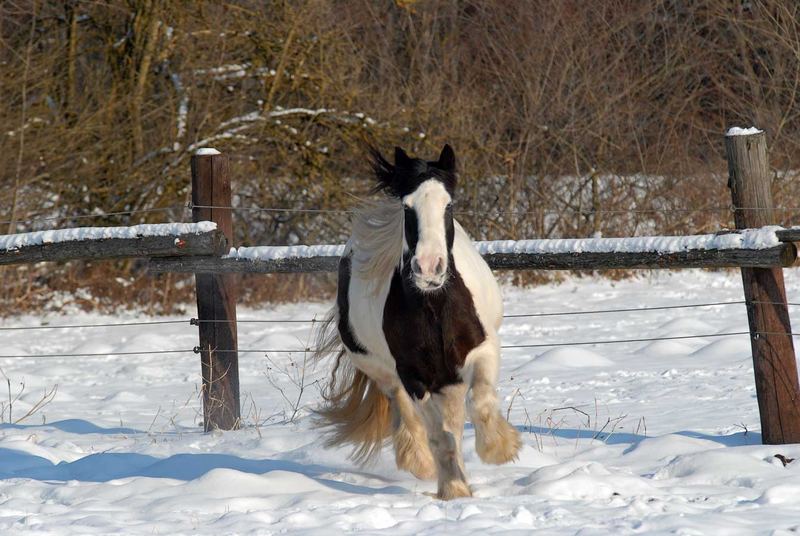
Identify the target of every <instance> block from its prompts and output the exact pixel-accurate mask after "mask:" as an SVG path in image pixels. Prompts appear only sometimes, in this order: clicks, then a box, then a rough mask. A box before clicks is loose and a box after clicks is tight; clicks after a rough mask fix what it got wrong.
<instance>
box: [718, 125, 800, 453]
mask: <svg viewBox="0 0 800 536" xmlns="http://www.w3.org/2000/svg"><path fill="white" fill-rule="evenodd" d="M725 150H726V153H727V157H728V174H729V179H728V186H729V187H730V189H731V195H732V197H733V207H734V221H735V223H736V227H737V228H738V229H744V228H748V227H749V228H754V227H762V226H764V225H773V224H774V223H775V219H774V216H773V211H772V207H773V205H772V191H771V188H770V186H771V184H770V183H771V181H770V175H769V166H768V163H767V142H766V136H765V134H764V132H762V131H759V132H758V133H753V134H745V135H734V134H732V133H731V132H729V133H728V135H726V136H725ZM742 282H743V284H744V297H745V302H746V306H747V319H748V321H749V324H750V345H751V347H752V350H753V369H754V372H755V379H756V396H757V397H758V411H759V414H760V415H761V441H762V443H764V444H772V445H774V444H784V443H798V442H800V387H798V379H797V363H796V360H795V355H794V343H793V340H792V335H791V333H792V328H791V325H790V323H789V310H788V307H787V305H786V290H785V289H784V286H783V269H781V268H742Z"/></svg>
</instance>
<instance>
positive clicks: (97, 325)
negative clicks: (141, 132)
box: [0, 203, 800, 359]
mask: <svg viewBox="0 0 800 536" xmlns="http://www.w3.org/2000/svg"><path fill="white" fill-rule="evenodd" d="M192 209H227V210H234V211H248V212H268V213H298V214H352V213H353V212H354V211H352V210H345V209H322V208H320V209H317V208H266V207H258V206H251V207H237V206H225V205H193V204H192V203H189V204H186V205H174V206H168V207H156V208H142V209H133V210H124V211H112V212H102V211H99V212H96V213H93V214H78V215H73V216H55V217H44V218H34V219H26V220H14V221H11V220H7V221H0V225H3V224H12V223H26V224H34V223H42V222H54V221H71V220H83V219H100V218H107V217H118V216H131V215H135V214H145V213H153V212H169V211H175V210H192ZM565 210H566V211H569V212H573V213H581V214H598V213H600V214H602V213H606V214H624V213H630V214H642V213H693V212H721V211H725V212H735V211H762V210H776V211H799V212H800V208H798V207H775V208H773V209H766V208H761V207H733V206H719V207H700V208H691V209H689V208H687V209H681V208H650V209H617V210H593V209H588V210H583V209H574V208H571V207H566V208H564V209H561V210H556V209H553V210H550V209H542V210H537V211H490V213H491V214H497V215H500V214H511V215H525V214H541V213H542V212H545V213H560V212H563V211H565ZM457 213H460V214H475V212H470V211H460V212H457ZM480 214H481V215H483V216H486V215H487V214H486V213H485V212H480ZM745 303H746V302H745V301H743V300H737V301H725V302H710V303H695V304H681V305H664V306H656V307H624V308H612V309H596V310H578V311H555V312H537V313H515V314H506V315H504V318H507V319H516V318H541V317H558V316H571V315H600V314H614V313H639V312H648V311H663V310H673V309H691V308H702V307H716V306H730V305H742V304H745ZM752 304H753V305H757V304H768V305H776V304H780V302H763V301H760V302H752ZM787 305H791V306H797V305H800V304H798V303H788V304H787ZM223 322H224V323H231V322H238V323H242V324H247V323H258V324H262V323H263V324H312V325H314V324H316V323H320V322H322V320H320V319H317V318H311V319H286V318H284V319H239V320H200V319H197V318H189V319H181V320H155V321H131V322H104V323H95V324H63V325H40V326H0V331H3V332H10V331H32V330H48V329H92V328H116V327H126V326H155V325H174V324H187V325H190V326H199V325H200V324H204V323H223ZM749 333H750V332H746V331H745V332H730V333H707V334H695V335H681V336H668V337H643V338H629V339H608V340H590V341H568V342H553V343H535V344H516V345H504V346H501V348H502V349H524V348H545V347H560V346H586V345H604V344H621V343H636V342H654V341H667V340H681V339H701V338H711V337H726V336H738V335H748V334H749ZM762 334H763V335H768V334H769V335H772V334H773V333H766V332H765V333H762ZM756 335H758V334H756ZM788 335H790V336H792V337H796V336H797V334H794V333H790V334H788ZM216 351H217V352H223V351H222V350H216ZM236 351H237V352H238V353H243V354H244V353H263V354H269V353H302V352H311V351H313V349H311V348H301V349H240V350H236ZM198 352H200V349H199V348H198V347H195V348H190V349H174V350H151V351H130V352H127V351H121V352H102V353H51V354H20V355H0V359H16V358H29V359H36V358H70V357H111V356H132V355H159V354H191V353H198Z"/></svg>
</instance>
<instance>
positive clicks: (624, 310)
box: [0, 300, 800, 331]
mask: <svg viewBox="0 0 800 536" xmlns="http://www.w3.org/2000/svg"><path fill="white" fill-rule="evenodd" d="M746 303H747V302H746V301H744V300H739V301H729V302H710V303H691V304H686V305H662V306H657V307H624V308H618V309H593V310H589V311H557V312H552V313H521V314H507V315H503V318H537V317H548V316H572V315H594V314H609V313H638V312H648V311H663V310H669V309H691V308H698V307H716V306H723V305H744V304H746ZM751 303H753V304H763V305H783V302H771V301H754V302H751ZM786 305H791V306H795V307H796V306H800V303H793V302H788V303H786ZM234 322H235V323H239V324H318V323H321V322H324V320H320V319H317V318H311V319H281V318H276V319H255V318H254V319H237V320H216V319H209V320H204V319H199V318H188V319H184V320H153V321H135V322H109V323H101V324H64V325H52V326H51V325H42V326H0V331H29V330H42V329H83V328H116V327H125V326H155V325H159V324H188V325H190V326H199V325H200V324H232V323H234Z"/></svg>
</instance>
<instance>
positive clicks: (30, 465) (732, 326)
mask: <svg viewBox="0 0 800 536" xmlns="http://www.w3.org/2000/svg"><path fill="white" fill-rule="evenodd" d="M785 273H786V279H787V286H788V293H789V299H790V301H794V302H798V301H800V272H798V271H797V270H786V272H785ZM643 274H645V275H642V276H641V277H640V278H637V279H633V280H627V281H621V282H613V281H608V280H604V279H592V278H584V279H575V278H571V279H568V280H567V281H566V282H564V283H562V284H558V285H549V286H543V287H538V288H534V289H529V290H519V289H513V288H508V289H506V290H505V301H506V313H507V314H523V313H545V312H561V311H576V310H589V309H610V308H630V307H653V306H665V305H684V304H690V303H707V302H727V301H737V300H741V299H742V289H741V280H740V276H739V274H738V273H737V272H735V271H731V272H724V273H707V272H701V271H694V270H686V271H683V272H679V273H666V272H659V273H652V274H648V273H647V272H643ZM326 308H327V305H326V304H323V303H312V304H294V305H285V306H280V307H276V308H272V309H264V310H246V309H240V312H239V316H240V319H248V318H249V319H264V318H274V319H286V318H291V319H298V320H302V319H309V318H312V317H313V316H314V315H317V316H321V315H322V313H323V312H324V311H325V309H326ZM791 312H792V320H793V323H794V325H795V326H800V307H792V308H791ZM193 315H194V311H193V309H192V308H191V307H190V308H188V310H187V314H186V315H185V316H184V317H181V318H189V317H190V316H193ZM176 318H177V317H176ZM134 320H141V321H147V320H153V319H152V318H148V317H146V316H145V315H132V314H123V315H120V316H101V315H95V314H85V313H72V314H69V315H65V316H52V317H49V318H47V319H46V321H47V322H48V323H50V324H51V325H57V324H72V323H81V324H83V323H102V322H124V321H134ZM41 322H42V319H41V318H38V317H28V316H26V317H17V318H11V319H8V320H6V321H5V322H4V323H3V324H2V326H20V325H23V326H35V325H39V324H40V323H41ZM2 326H0V327H2ZM741 331H747V318H746V314H745V308H744V306H743V305H721V306H713V307H705V308H695V309H672V310H657V311H639V312H626V313H612V314H598V315H580V316H548V317H538V318H508V319H506V321H505V323H504V327H503V329H502V331H501V335H502V338H503V344H504V345H521V344H542V343H563V342H576V341H591V340H610V339H630V338H646V337H670V336H682V335H694V334H716V333H729V332H741ZM239 333H240V335H239V339H240V342H239V345H240V348H242V349H292V348H298V347H305V346H307V345H309V344H310V339H309V337H310V335H309V333H310V325H308V324H305V323H292V324H267V323H241V324H240V325H239ZM0 337H2V348H0V354H2V355H18V354H21V355H24V354H49V353H113V352H124V351H141V350H146V351H151V350H169V349H186V348H192V347H193V346H195V345H196V344H197V329H196V328H195V327H193V326H189V325H188V323H186V324H165V325H155V326H139V327H113V328H97V329H78V330H66V329H45V330H36V331H4V332H0ZM302 362H303V355H302V354H294V355H288V354H283V353H275V354H271V355H269V356H264V355H263V354H255V353H254V354H244V355H242V356H240V367H241V385H242V394H243V416H244V421H245V422H244V424H245V426H244V428H243V429H242V430H240V431H237V432H227V433H215V434H203V433H202V430H201V426H200V423H201V417H200V411H201V408H200V401H199V399H198V382H199V374H200V364H199V358H198V356H196V355H194V354H191V353H184V354H152V355H144V356H112V357H91V358H89V357H81V358H77V357H76V358H38V359H31V358H27V359H26V358H23V359H0V367H2V370H3V372H4V374H5V375H6V376H7V377H8V378H9V379H10V389H11V396H12V398H13V396H15V394H16V393H17V392H18V391H19V389H20V383H21V382H24V384H25V390H24V392H23V394H22V396H21V398H20V400H18V401H17V402H16V403H14V405H13V411H12V414H11V419H13V420H16V419H18V418H20V417H22V416H23V415H25V414H26V413H27V412H28V411H29V409H31V406H32V405H33V404H35V403H36V401H38V400H39V399H40V398H41V396H42V393H43V392H44V390H46V389H51V388H52V387H54V386H55V385H56V384H57V385H58V390H57V393H56V395H55V398H54V400H53V401H52V402H51V403H50V404H49V405H47V406H45V407H44V408H42V409H40V410H38V411H36V412H34V413H33V415H31V416H30V417H28V418H26V419H24V420H23V421H22V422H20V423H19V424H9V423H8V420H9V415H8V408H5V411H4V413H3V420H4V421H5V423H4V424H2V425H0V534H4V535H10V534H22V533H24V534H112V533H117V534H170V535H173V534H273V533H276V534H277V533H289V534H297V533H300V534H320V535H323V534H324V535H329V534H341V533H348V532H359V533H364V534H391V535H392V536H400V535H406V534H409V535H411V534H443V533H451V534H458V535H459V536H462V535H467V534H473V533H474V534H496V533H506V532H510V533H517V534H530V533H531V531H532V530H534V529H535V530H536V531H537V534H582V535H590V534H629V533H637V534H683V535H693V534H790V533H795V532H798V531H800V461H798V462H795V463H789V464H788V465H787V466H785V467H784V464H783V463H782V462H781V460H780V459H778V458H776V456H775V455H776V454H780V455H783V456H785V457H786V458H800V446H796V445H790V446H762V445H761V444H760V439H761V438H760V434H759V419H758V409H757V405H756V399H755V390H754V385H753V371H752V364H751V358H750V347H749V343H748V338H747V336H730V337H721V338H702V339H684V340H671V341H661V342H652V343H647V342H636V343H624V344H613V345H589V346H566V347H558V348H551V349H548V348H526V349H506V350H504V353H503V364H502V371H501V379H500V384H499V389H500V394H501V400H502V405H503V411H504V412H505V411H506V410H509V414H510V419H511V422H512V423H513V424H514V425H515V426H517V427H518V429H519V430H520V431H521V432H522V438H523V441H524V447H523V450H522V452H521V456H520V459H519V461H518V462H516V463H514V464H510V465H505V466H500V467H492V466H486V465H483V464H482V463H481V462H480V461H479V459H478V457H477V455H476V453H475V448H474V431H473V429H472V428H471V426H470V425H469V424H467V430H466V433H465V458H466V465H467V472H468V476H469V480H470V483H471V485H472V487H473V489H474V494H475V497H474V498H471V499H461V500H455V501H451V502H441V501H438V500H436V499H434V498H432V497H431V495H430V494H431V493H432V492H435V487H436V484H435V482H423V481H418V480H415V479H414V478H413V477H411V476H410V475H409V474H406V473H402V472H399V471H398V470H397V469H395V467H394V462H393V458H392V456H391V455H390V453H389V452H388V451H385V452H384V455H383V457H382V458H381V460H380V461H379V462H378V463H377V464H376V465H374V466H370V467H364V468H359V467H355V466H353V464H352V463H351V462H350V461H348V459H347V451H346V450H325V449H324V448H323V447H322V446H321V439H320V432H319V430H317V429H315V427H314V425H313V422H312V419H311V417H310V412H309V408H311V407H313V406H314V405H315V404H316V403H317V401H318V400H319V386H318V384H316V383H315V382H316V381H317V380H320V379H321V378H324V377H326V375H327V370H326V369H325V367H322V368H320V369H318V370H308V371H307V372H306V376H305V378H301V370H302ZM300 385H304V386H305V389H304V391H303V393H302V396H301V397H300V402H299V404H298V403H297V400H298V394H299V393H298V390H299V386H300ZM1 388H2V391H3V392H2V393H0V399H4V398H6V397H7V393H5V391H6V386H5V381H4V382H3V385H2V387H1ZM509 408H510V409H509ZM446 531H447V532H446Z"/></svg>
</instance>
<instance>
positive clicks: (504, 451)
mask: <svg viewBox="0 0 800 536" xmlns="http://www.w3.org/2000/svg"><path fill="white" fill-rule="evenodd" d="M487 428H489V429H490V431H489V432H488V433H487V430H485V429H484V430H483V431H481V430H480V429H479V430H477V433H476V435H475V450H477V451H478V456H479V457H480V459H481V460H483V462H484V463H491V464H494V465H501V464H504V463H508V462H512V461H514V460H516V459H517V458H518V457H519V449H520V448H521V447H522V440H521V439H520V436H519V432H518V431H517V429H516V428H514V427H513V426H511V425H510V424H509V423H508V421H506V420H505V419H503V418H502V417H500V416H498V417H497V418H496V419H494V423H493V426H488V427H487ZM481 432H483V433H481Z"/></svg>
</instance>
